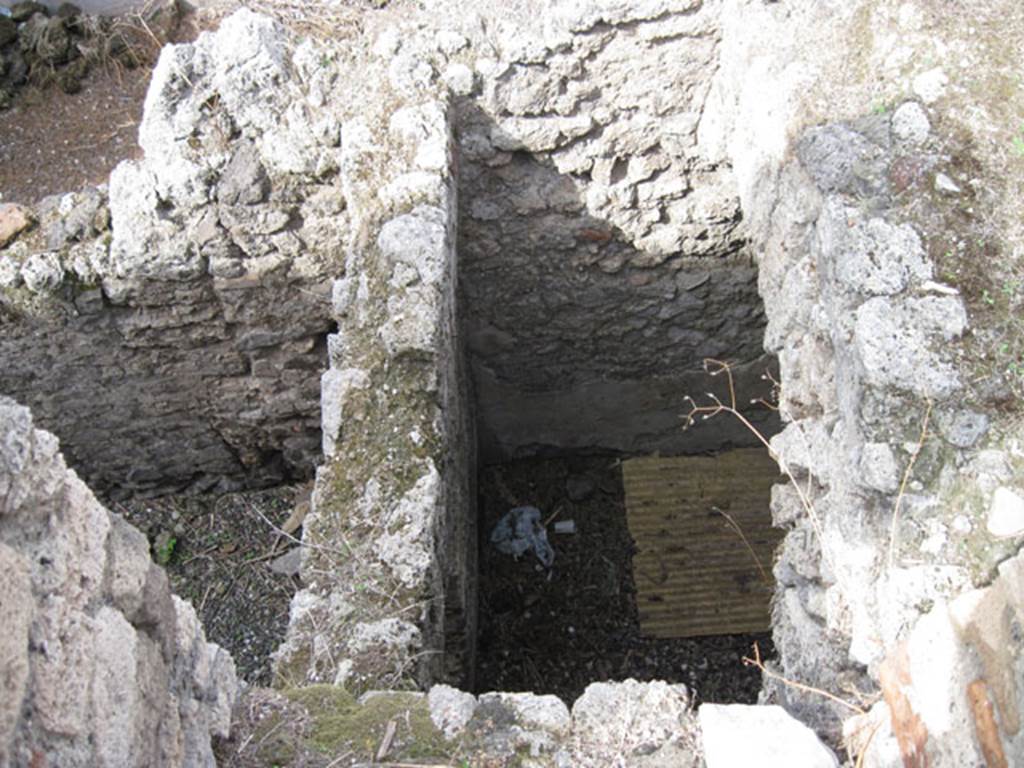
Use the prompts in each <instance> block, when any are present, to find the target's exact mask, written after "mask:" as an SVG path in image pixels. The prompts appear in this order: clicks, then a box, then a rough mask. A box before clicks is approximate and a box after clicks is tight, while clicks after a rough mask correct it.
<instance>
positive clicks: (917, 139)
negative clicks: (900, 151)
mask: <svg viewBox="0 0 1024 768" xmlns="http://www.w3.org/2000/svg"><path fill="white" fill-rule="evenodd" d="M931 128H932V127H931V122H930V121H929V120H928V113H927V112H925V110H924V108H923V107H922V106H921V105H920V104H918V103H917V102H916V101H907V102H904V103H903V104H900V106H899V107H897V109H896V111H895V112H894V113H893V116H892V132H893V135H894V136H895V137H896V138H897V139H899V140H900V141H903V142H905V143H907V144H910V145H918V144H923V143H924V142H925V141H926V140H927V138H928V134H929V133H930V132H931Z"/></svg>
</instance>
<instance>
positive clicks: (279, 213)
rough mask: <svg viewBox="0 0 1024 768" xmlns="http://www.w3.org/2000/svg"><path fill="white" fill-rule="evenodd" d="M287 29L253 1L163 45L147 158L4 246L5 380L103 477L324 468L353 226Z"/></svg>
mask: <svg viewBox="0 0 1024 768" xmlns="http://www.w3.org/2000/svg"><path fill="white" fill-rule="evenodd" d="M37 18H38V17H37ZM282 35H283V33H282V31H281V30H280V29H279V28H277V27H276V26H275V25H274V24H273V23H272V22H271V21H269V20H267V19H259V18H257V17H255V16H253V15H251V14H248V15H247V14H244V13H243V14H241V15H239V16H237V17H233V18H232V19H230V20H227V21H225V23H224V24H223V25H222V27H221V29H220V31H219V32H217V33H216V34H211V35H204V36H203V37H202V38H201V39H200V40H199V41H197V43H196V44H195V45H189V46H179V47H174V48H168V49H167V50H166V51H165V52H164V54H163V56H162V57H161V59H160V62H159V63H158V64H157V67H156V69H155V71H154V73H153V81H152V85H151V88H150V91H149V95H148V98H147V102H146V109H145V115H144V117H143V121H142V125H141V127H140V132H139V139H140V144H141V146H142V148H143V150H144V152H145V158H144V159H143V160H141V161H133V162H126V163H122V164H121V165H120V166H119V167H118V168H117V169H116V170H115V171H114V173H113V174H112V177H111V180H110V185H109V200H108V193H107V191H106V190H105V189H103V188H100V189H89V190H85V191H82V192H79V193H75V194H73V195H65V196H58V197H57V198H51V199H48V200H47V201H44V203H43V204H42V205H41V206H40V208H41V210H40V211H39V219H40V224H41V226H40V230H41V242H38V243H36V242H32V243H31V244H30V245H31V248H30V252H29V253H24V252H21V253H16V254H15V255H14V256H11V255H8V254H9V253H10V252H11V250H12V248H13V246H12V247H11V248H8V249H7V253H6V254H4V255H0V260H2V263H3V264H4V265H5V266H4V267H3V268H2V271H4V273H5V274H6V271H7V270H8V267H7V266H6V265H8V264H15V263H16V264H17V265H19V267H18V268H19V275H18V276H17V277H14V276H11V277H10V278H4V283H5V285H7V286H8V287H11V288H13V289H14V292H13V293H5V294H4V296H2V297H0V312H2V313H3V314H4V316H5V317H9V318H10V322H6V321H5V323H4V327H3V331H2V333H0V357H3V359H4V360H5V361H7V362H6V364H5V365H4V366H3V368H2V370H0V392H2V393H4V394H6V395H9V396H12V397H14V398H16V399H18V400H19V401H21V402H23V403H25V404H26V405H29V406H30V407H31V408H32V409H33V412H34V414H35V416H36V418H37V419H38V420H39V423H40V424H41V425H43V426H44V427H46V428H48V429H50V430H52V431H53V432H55V433H56V434H57V435H58V436H59V437H60V438H61V441H62V444H63V445H64V449H65V451H66V453H67V456H68V459H69V461H71V463H72V465H73V466H74V467H75V468H76V469H77V470H78V471H79V472H80V473H81V474H82V476H83V477H84V478H85V479H86V480H87V481H88V482H89V483H90V484H91V485H92V486H93V487H95V488H97V489H104V490H108V491H109V492H111V493H114V494H115V495H116V494H117V493H124V492H131V491H136V490H146V491H169V490H196V491H200V490H216V489H221V490H230V489H232V488H238V487H240V486H242V485H265V484H269V483H273V482H280V481H282V480H283V479H287V478H289V477H293V476H302V475H307V474H310V473H311V471H312V467H313V463H314V458H315V456H316V455H317V454H318V452H319V447H320V428H319V388H318V387H317V386H316V377H317V375H318V372H320V371H322V370H323V368H324V367H325V366H326V342H325V336H326V334H327V332H328V331H329V330H330V327H331V323H332V319H331V317H330V304H329V298H330V286H331V281H332V280H333V278H335V277H337V276H339V275H340V274H341V273H342V272H343V269H344V266H343V255H342V249H343V245H344V243H345V241H346V237H347V232H348V226H347V224H348V218H347V213H346V211H345V205H346V204H345V199H344V195H343V193H342V190H341V185H340V183H339V180H338V179H337V177H332V176H331V174H330V169H331V168H336V167H337V163H338V160H337V158H338V153H339V149H338V147H337V143H338V133H337V131H336V130H334V131H327V132H325V133H324V134H323V135H314V133H313V129H312V127H311V126H310V124H309V122H308V121H306V120H304V119H300V118H299V116H298V113H297V111H296V105H297V104H298V103H299V100H298V99H297V96H296V94H297V93H298V92H299V91H300V90H301V89H302V88H303V87H304V85H303V83H304V82H305V81H306V80H308V72H305V73H304V72H302V71H295V70H289V69H286V68H285V66H284V59H283V52H282V47H281V46H282V40H283V36H282ZM260 46H264V47H263V48H261V47H260ZM261 51H262V52H261ZM260 52H261V53H260ZM300 171H302V172H305V175H296V174H297V173H298V172H300ZM21 239H22V240H24V239H25V238H24V237H22V238H21ZM17 245H21V243H20V242H19V243H18V244H17ZM21 282H23V283H24V288H23V289H19V288H18V287H17V285H18V284H19V283H21ZM69 382H70V383H72V384H71V385H70V386H69ZM126 414H130V416H126Z"/></svg>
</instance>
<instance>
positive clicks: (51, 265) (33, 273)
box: [21, 253, 64, 293]
mask: <svg viewBox="0 0 1024 768" xmlns="http://www.w3.org/2000/svg"><path fill="white" fill-rule="evenodd" d="M21 279H22V280H24V281H25V285H26V286H27V287H28V289H29V290H30V291H32V292H34V293H48V292H50V291H54V290H56V289H57V288H58V287H59V286H60V284H61V282H62V281H63V280H64V266H63V265H62V264H61V262H60V258H59V257H58V256H57V254H55V253H38V254H34V255H32V256H29V257H28V258H27V259H26V260H25V263H24V264H22V265H21Z"/></svg>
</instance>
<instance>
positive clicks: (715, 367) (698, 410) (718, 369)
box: [683, 357, 834, 570]
mask: <svg viewBox="0 0 1024 768" xmlns="http://www.w3.org/2000/svg"><path fill="white" fill-rule="evenodd" d="M704 370H705V371H707V373H708V375H709V376H718V375H720V374H723V373H724V374H725V378H726V381H727V383H728V387H729V402H728V404H726V403H723V402H722V400H721V399H720V398H719V397H718V396H717V395H716V394H714V393H713V392H708V393H707V396H708V398H709V399H710V400H711V403H712V404H711V405H697V403H696V401H694V399H693V398H692V397H690V396H689V395H686V396H685V398H684V400H687V401H688V402H689V403H690V411H689V413H685V414H683V419H685V421H686V423H685V424H684V426H683V429H689V428H690V427H691V426H693V424H694V422H695V421H696V417H697V416H700V418H701V421H706V420H707V419H710V418H713V417H715V416H718V415H719V414H721V413H728V414H731V415H732V416H734V417H735V418H736V419H738V420H739V422H740V423H741V424H742V425H743V426H744V427H746V428H747V429H748V430H749V431H750V433H751V434H752V435H753V436H754V437H756V438H757V439H758V441H760V443H761V444H762V445H763V446H764V447H765V448H767V449H768V451H769V453H772V450H771V444H770V443H769V442H768V438H766V437H765V436H764V435H763V434H761V432H760V430H758V428H757V427H755V426H754V425H753V424H752V423H751V422H750V420H749V419H748V418H747V417H746V416H744V415H743V414H742V413H740V411H739V408H738V407H737V403H736V387H735V384H734V383H733V379H732V368H731V366H730V365H729V363H726V362H723V361H721V360H715V359H714V358H710V357H709V358H707V359H706V360H704ZM771 381H773V382H775V379H774V378H771ZM775 384H776V385H777V382H775ZM751 402H752V403H757V402H759V400H752V401H751ZM776 410H778V409H776ZM772 458H773V459H775V461H776V463H777V464H778V465H779V469H780V470H781V471H782V472H783V473H785V475H786V476H787V477H789V479H790V480H791V481H792V484H793V488H794V490H796V493H797V496H798V497H799V499H800V505H801V506H802V507H803V509H804V511H805V512H806V513H807V517H808V519H809V520H810V521H811V525H812V527H813V528H814V532H815V534H816V535H817V536H818V541H819V542H821V556H822V558H824V560H825V561H826V562H827V563H828V565H829V568H832V569H833V570H834V568H833V565H832V559H831V557H829V555H828V553H827V551H826V549H825V545H824V534H823V532H822V527H821V520H820V519H819V518H818V514H817V512H816V511H815V509H814V504H813V503H812V502H811V496H810V482H808V487H807V489H806V490H805V489H803V488H801V487H800V483H798V482H797V480H796V477H795V476H794V473H793V472H792V471H791V470H790V468H789V466H788V465H787V464H786V462H785V460H784V459H782V457H781V456H775V455H774V454H772Z"/></svg>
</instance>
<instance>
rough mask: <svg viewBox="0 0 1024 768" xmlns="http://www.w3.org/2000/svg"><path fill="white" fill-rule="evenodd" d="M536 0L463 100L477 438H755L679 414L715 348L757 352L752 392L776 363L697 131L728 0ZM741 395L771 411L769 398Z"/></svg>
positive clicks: (660, 443)
mask: <svg viewBox="0 0 1024 768" xmlns="http://www.w3.org/2000/svg"><path fill="white" fill-rule="evenodd" d="M570 7H571V10H570ZM543 13H544V14H545V15H548V14H550V15H551V17H550V18H549V19H548V21H549V22H550V23H549V24H547V26H546V28H545V29H543V30H536V31H532V30H529V22H528V21H525V20H524V26H525V27H526V29H522V30H520V31H518V32H517V33H516V32H513V33H512V34H513V37H512V39H511V40H510V41H509V42H508V43H507V44H503V45H502V46H500V50H499V51H498V55H497V56H496V58H495V61H494V64H493V66H491V65H488V67H487V70H486V71H481V78H480V83H479V84H478V86H477V88H476V90H475V91H474V92H473V94H472V96H471V97H463V98H459V99H456V101H455V108H456V116H455V119H456V120H457V121H458V124H459V127H460V133H459V142H458V154H459V171H460V174H459V175H460V179H459V187H460V193H461V194H460V200H461V202H460V228H459V229H460V240H459V251H460V259H461V264H460V280H461V285H462V289H463V292H464V296H465V322H466V329H467V344H468V351H469V358H470V362H471V366H472V371H473V377H474V384H475V387H476V392H477V399H478V403H479V415H478V418H479V429H480V435H481V452H482V456H483V457H484V458H485V459H488V460H493V459H498V458H501V457H508V456H522V455H529V454H531V453H537V452H544V451H552V450H580V449H583V450H585V449H605V450H609V449H610V450H622V451H652V450H664V451H679V450H706V449H708V448H715V447H717V446H718V445H722V444H733V445H735V444H743V443H745V442H748V441H750V440H751V439H752V436H751V435H750V434H749V433H748V432H746V431H745V430H743V429H742V427H739V425H738V424H734V423H729V424H725V423H723V424H722V425H719V426H720V428H721V430H722V431H721V432H711V431H708V430H704V431H699V430H695V431H688V432H682V431H680V430H679V429H678V427H679V419H678V396H679V393H686V392H703V391H705V390H706V389H707V385H706V376H705V374H704V372H703V369H702V361H703V359H704V358H708V357H721V356H728V357H729V358H730V361H732V362H734V363H737V364H747V367H743V365H741V366H740V368H739V369H738V370H739V371H740V373H741V375H739V376H738V379H739V386H740V390H741V395H740V402H741V403H742V405H743V408H745V409H746V408H747V407H748V403H749V401H750V400H751V399H754V398H756V397H759V396H761V395H762V394H763V392H762V391H760V387H761V382H760V380H759V378H758V377H759V376H760V374H761V373H763V371H764V369H765V368H766V367H768V365H769V362H768V361H767V360H765V359H761V358H762V351H761V348H760V336H761V329H762V323H763V310H762V307H761V303H760V300H759V297H758V296H757V293H756V286H755V274H756V273H755V270H754V269H753V264H752V259H751V255H750V253H749V252H748V251H747V250H746V249H745V248H744V235H743V230H742V226H741V222H740V219H741V217H740V213H739V203H738V200H737V198H736V194H735V187H734V186H733V183H732V176H731V173H730V171H731V169H730V167H729V164H728V163H727V162H723V161H718V160H710V159H708V157H707V156H706V154H705V153H703V152H702V151H701V150H700V148H699V147H698V146H697V128H698V125H699V123H700V121H701V117H702V113H703V111H704V108H705V102H706V99H707V95H708V84H709V82H710V78H711V74H712V73H713V72H714V69H715V67H716V66H717V61H718V56H719V30H720V26H719V8H718V7H717V6H716V5H714V4H707V5H705V4H700V3H693V2H689V1H679V2H664V3H651V4H639V5H634V6H628V5H615V6H614V7H612V5H610V4H605V3H596V4H595V3H583V4H567V5H565V7H559V8H558V9H557V11H556V10H555V9H553V8H547V9H545V11H544V12H543ZM613 17H614V18H615V19H616V21H615V22H613V23H614V24H615V26H614V27H609V26H608V25H609V23H610V22H609V19H611V18H613ZM531 33H532V34H533V39H532V40H531V42H530V43H527V42H526V40H527V39H529V38H528V36H530V35H531ZM474 42H475V41H474ZM403 48H408V49H412V50H413V51H414V52H415V50H416V46H415V44H414V43H406V44H403ZM474 52H475V51H474ZM481 53H482V52H481ZM478 62H479V60H478ZM748 415H749V416H750V417H751V418H752V419H753V420H754V423H755V424H757V425H758V426H759V427H761V428H762V429H765V430H766V431H772V430H773V427H772V426H771V424H772V419H771V418H770V417H771V414H770V412H767V411H763V410H758V409H756V408H752V409H750V412H749V414H748ZM736 427H739V428H736ZM734 428H735V429H734ZM716 443H717V444H716Z"/></svg>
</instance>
